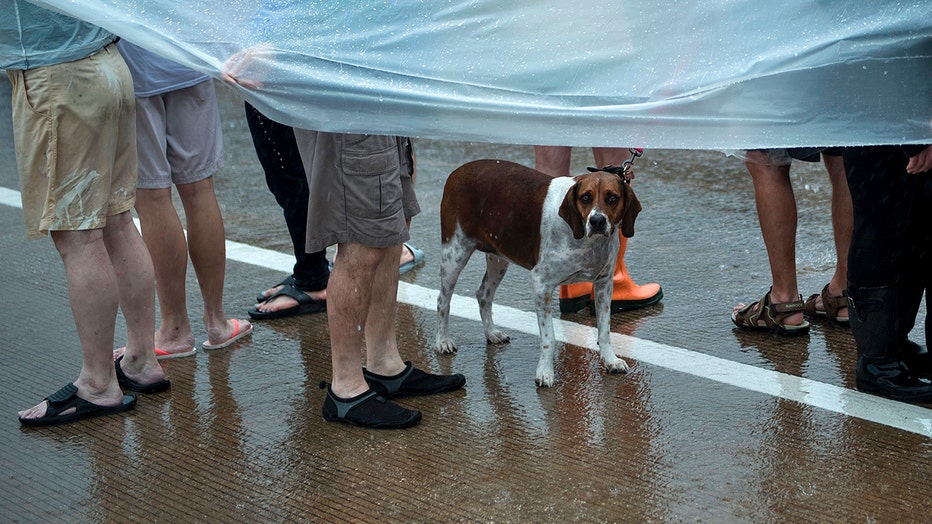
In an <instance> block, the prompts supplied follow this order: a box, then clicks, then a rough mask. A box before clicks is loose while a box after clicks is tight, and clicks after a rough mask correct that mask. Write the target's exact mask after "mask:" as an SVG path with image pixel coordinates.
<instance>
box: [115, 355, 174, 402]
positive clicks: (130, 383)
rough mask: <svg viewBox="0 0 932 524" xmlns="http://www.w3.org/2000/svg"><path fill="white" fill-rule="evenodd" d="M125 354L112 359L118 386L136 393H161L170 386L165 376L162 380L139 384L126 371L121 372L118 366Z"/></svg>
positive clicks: (121, 369)
mask: <svg viewBox="0 0 932 524" xmlns="http://www.w3.org/2000/svg"><path fill="white" fill-rule="evenodd" d="M124 356H125V355H120V358H118V359H116V360H114V361H113V365H114V367H116V376H117V381H118V382H119V383H120V387H121V388H123V389H128V390H130V391H135V392H136V393H146V394H149V393H161V392H163V391H165V390H167V389H168V388H170V387H172V383H171V382H169V380H168V379H167V378H163V379H162V380H157V381H155V382H153V383H151V384H140V383H139V382H136V381H135V380H133V379H131V378H129V377H127V376H126V373H123V368H121V367H120V362H122V361H123V357H124Z"/></svg>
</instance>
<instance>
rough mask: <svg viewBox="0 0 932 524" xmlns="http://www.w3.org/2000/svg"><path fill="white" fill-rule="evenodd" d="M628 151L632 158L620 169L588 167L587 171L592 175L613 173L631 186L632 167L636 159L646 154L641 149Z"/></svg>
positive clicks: (617, 167)
mask: <svg viewBox="0 0 932 524" xmlns="http://www.w3.org/2000/svg"><path fill="white" fill-rule="evenodd" d="M628 151H630V152H631V158H629V159H628V160H625V161H624V162H622V164H621V166H620V167H619V166H612V165H608V166H605V167H601V168H599V167H587V168H586V169H588V170H589V172H591V173H595V172H596V171H605V172H606V173H613V174H615V175H618V176H620V177H621V178H623V179H624V181H625V183H626V184H630V183H631V178H633V177H632V176H631V166H632V165H633V164H634V159H635V158H637V157H639V156H641V155H643V154H644V150H643V149H640V148H632V149H629V150H628Z"/></svg>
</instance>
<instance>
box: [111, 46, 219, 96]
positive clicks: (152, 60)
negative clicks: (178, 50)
mask: <svg viewBox="0 0 932 524" xmlns="http://www.w3.org/2000/svg"><path fill="white" fill-rule="evenodd" d="M117 47H119V48H120V54H121V55H123V60H125V61H126V65H127V66H128V67H129V71H130V73H132V74H133V88H134V90H135V93H136V96H139V97H144V96H155V95H161V94H162V93H167V92H169V91H175V90H177V89H184V88H186V87H191V86H193V85H196V84H200V83H201V82H204V81H206V80H209V79H210V77H209V76H207V75H205V74H204V73H201V72H199V71H195V70H193V69H191V68H189V67H185V66H183V65H181V64H179V63H177V62H174V61H172V60H169V59H167V58H163V57H161V56H160V55H157V54H155V53H153V52H152V51H147V50H145V49H143V48H141V47H139V46H137V45H135V44H131V43H129V42H127V41H126V40H120V43H119V44H117Z"/></svg>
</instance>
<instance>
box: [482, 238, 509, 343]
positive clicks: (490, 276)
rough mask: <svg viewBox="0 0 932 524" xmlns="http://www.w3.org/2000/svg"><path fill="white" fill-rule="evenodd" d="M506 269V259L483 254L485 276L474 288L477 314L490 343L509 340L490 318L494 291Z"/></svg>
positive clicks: (503, 276)
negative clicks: (476, 288) (475, 288)
mask: <svg viewBox="0 0 932 524" xmlns="http://www.w3.org/2000/svg"><path fill="white" fill-rule="evenodd" d="M506 271H508V260H506V259H505V258H503V257H500V256H498V255H495V254H492V253H486V255H485V276H483V277H482V285H480V286H479V289H478V290H476V300H478V301H479V316H480V317H481V318H482V327H484V328H485V339H486V341H488V342H489V343H490V344H504V343H506V342H508V341H509V340H511V339H510V338H508V335H506V334H504V333H502V332H501V331H500V330H499V329H498V328H497V327H495V322H494V321H493V320H492V302H493V301H494V300H495V291H496V290H497V289H498V286H499V284H501V283H502V279H503V278H505V272H506Z"/></svg>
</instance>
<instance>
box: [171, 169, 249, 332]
mask: <svg viewBox="0 0 932 524" xmlns="http://www.w3.org/2000/svg"><path fill="white" fill-rule="evenodd" d="M177 187H178V195H179V196H180V197H181V203H182V205H183V206H184V212H185V217H186V219H187V222H188V243H187V249H188V252H189V253H190V254H191V263H192V264H193V265H194V272H195V273H196V274H197V283H198V286H200V290H201V297H202V299H203V301H204V327H205V328H206V329H207V339H208V342H210V343H212V344H217V343H220V342H223V341H224V340H227V339H228V338H230V337H231V336H233V332H234V330H235V327H234V326H233V324H232V323H231V322H230V321H228V320H227V317H226V314H225V313H224V311H223V284H224V277H225V272H226V236H225V231H224V228H223V216H222V215H221V214H220V206H219V205H217V197H216V194H215V193H214V178H213V177H207V178H205V179H203V180H199V181H197V182H192V183H190V184H180V185H178V186H177ZM239 323H240V329H246V328H247V327H248V326H249V322H248V321H246V320H240V321H239Z"/></svg>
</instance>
